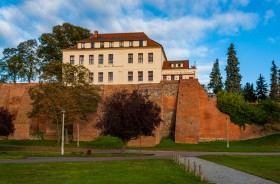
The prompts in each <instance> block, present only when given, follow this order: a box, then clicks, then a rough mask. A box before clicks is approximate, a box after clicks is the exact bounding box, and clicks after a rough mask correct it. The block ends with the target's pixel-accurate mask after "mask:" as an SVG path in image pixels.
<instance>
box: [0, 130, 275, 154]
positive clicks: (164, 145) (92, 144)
mask: <svg viewBox="0 0 280 184" xmlns="http://www.w3.org/2000/svg"><path fill="white" fill-rule="evenodd" d="M0 144H2V145H1V146H0V151H57V152H59V150H60V147H59V146H57V141H46V140H44V141H35V140H0ZM10 145H17V146H22V147H13V146H10ZM65 147H66V151H73V150H77V151H78V150H79V149H80V148H82V149H83V150H84V149H86V148H91V149H120V148H122V142H121V140H120V139H118V138H116V137H99V138H98V139H97V140H95V141H81V142H80V148H77V147H76V142H71V143H70V144H68V145H65ZM131 149H137V148H131ZM142 149H143V148H142ZM145 149H149V150H178V151H230V152H280V134H275V135H270V136H267V137H263V138H258V139H251V140H244V141H230V148H229V149H227V148H226V141H214V142H204V143H199V144H179V143H175V142H174V141H173V140H171V139H170V138H168V137H165V138H162V140H161V142H160V144H159V145H156V146H155V147H152V148H145Z"/></svg>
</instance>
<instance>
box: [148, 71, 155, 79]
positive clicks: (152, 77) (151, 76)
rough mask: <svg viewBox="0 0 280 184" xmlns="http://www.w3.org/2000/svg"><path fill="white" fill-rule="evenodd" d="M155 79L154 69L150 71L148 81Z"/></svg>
mask: <svg viewBox="0 0 280 184" xmlns="http://www.w3.org/2000/svg"><path fill="white" fill-rule="evenodd" d="M153 80H154V74H153V71H148V81H153Z"/></svg>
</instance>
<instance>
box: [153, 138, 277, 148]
mask: <svg viewBox="0 0 280 184" xmlns="http://www.w3.org/2000/svg"><path fill="white" fill-rule="evenodd" d="M229 145H230V148H229V149H227V148H226V141H214V142H203V143H199V144H179V143H175V142H174V141H173V140H172V139H170V138H169V137H165V138H162V140H161V142H160V144H158V145H156V146H155V147H153V148H152V149H155V150H178V151H209V152H213V151H217V152H224V151H225V152H280V134H274V135H269V136H266V137H262V138H257V139H250V140H243V141H230V144H229Z"/></svg>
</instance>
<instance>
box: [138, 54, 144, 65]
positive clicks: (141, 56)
mask: <svg viewBox="0 0 280 184" xmlns="http://www.w3.org/2000/svg"><path fill="white" fill-rule="evenodd" d="M138 63H143V53H138Z"/></svg>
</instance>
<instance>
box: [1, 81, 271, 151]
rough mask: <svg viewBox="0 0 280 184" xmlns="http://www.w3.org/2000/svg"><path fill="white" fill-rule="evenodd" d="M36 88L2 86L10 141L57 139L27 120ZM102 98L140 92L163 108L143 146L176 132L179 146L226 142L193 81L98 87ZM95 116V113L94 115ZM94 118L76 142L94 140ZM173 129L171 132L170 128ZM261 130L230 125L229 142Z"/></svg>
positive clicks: (209, 102)
mask: <svg viewBox="0 0 280 184" xmlns="http://www.w3.org/2000/svg"><path fill="white" fill-rule="evenodd" d="M34 85H36V84H1V85H0V107H5V108H8V110H9V111H10V112H11V113H12V114H14V115H16V119H15V121H14V124H15V128H16V130H15V133H14V135H12V136H9V138H10V139H29V138H30V134H31V133H34V132H45V139H57V136H58V135H57V127H56V125H55V124H50V123H48V122H47V121H45V120H42V119H37V118H36V119H29V118H28V117H27V113H28V112H29V111H31V108H32V107H31V105H30V103H31V100H30V98H29V95H28V89H29V88H30V87H31V86H34ZM100 87H101V95H102V97H103V98H105V97H106V96H107V95H109V94H111V93H112V92H115V91H117V90H121V89H124V88H125V89H127V90H129V91H132V90H135V89H137V90H140V91H141V92H142V93H147V94H149V95H150V99H151V100H153V101H155V102H156V103H157V104H158V105H159V106H160V107H161V108H162V119H163V122H162V124H161V125H160V126H159V127H158V128H157V129H156V130H155V132H154V133H155V136H153V137H142V139H141V145H142V146H153V145H156V144H158V143H159V142H160V139H161V138H162V137H163V136H168V135H169V134H170V133H172V132H174V131H175V141H176V142H180V143H198V142H201V141H212V140H220V139H226V135H227V134H226V133H227V132H226V118H227V117H228V115H226V114H223V113H221V112H220V111H219V110H218V109H217V107H216V99H213V98H208V96H207V93H206V92H205V91H204V89H203V88H202V87H201V85H200V84H199V82H198V81H197V80H196V79H190V80H181V81H180V82H179V81H168V82H162V83H160V84H142V85H111V86H109V85H108V86H100ZM97 114H98V113H97ZM97 117H98V116H97V115H96V114H95V113H94V114H91V115H90V117H89V121H88V122H87V123H80V124H79V140H81V141H88V140H95V139H96V138H97V137H98V136H99V135H100V132H99V131H98V130H97V129H96V128H95V124H96V119H97ZM172 127H173V128H172ZM269 133H270V132H264V131H263V130H262V129H261V128H260V127H257V126H251V125H247V126H246V128H245V129H242V128H239V127H238V126H237V125H235V124H233V123H229V137H230V139H231V140H239V139H248V138H255V137H260V136H262V135H266V134H269ZM73 140H78V130H77V124H76V123H74V125H73ZM139 145H140V140H139V139H138V140H133V141H130V142H129V146H139Z"/></svg>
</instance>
